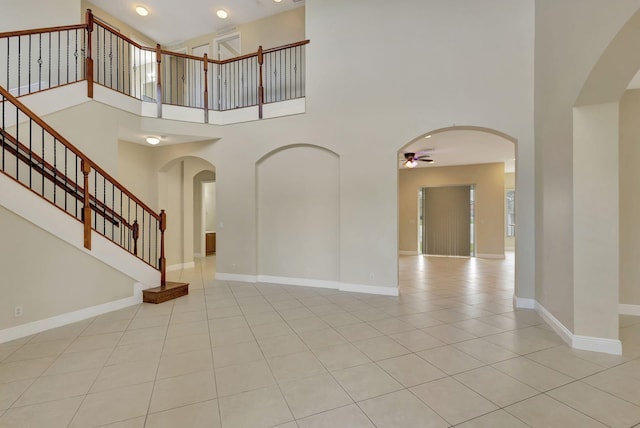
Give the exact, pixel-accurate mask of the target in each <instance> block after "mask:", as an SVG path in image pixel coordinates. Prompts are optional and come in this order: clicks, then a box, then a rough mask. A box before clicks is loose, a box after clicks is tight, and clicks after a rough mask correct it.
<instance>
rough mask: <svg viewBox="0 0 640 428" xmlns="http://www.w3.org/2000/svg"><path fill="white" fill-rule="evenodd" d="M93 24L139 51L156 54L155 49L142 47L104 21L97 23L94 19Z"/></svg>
mask: <svg viewBox="0 0 640 428" xmlns="http://www.w3.org/2000/svg"><path fill="white" fill-rule="evenodd" d="M90 11H91V9H88V12H90ZM93 22H94V23H95V25H97V26H99V27H102V28H104V29H105V30H107V31H109V32H110V33H113V34H115V35H117V36H118V37H119V38H121V39H123V40H124V41H125V42H127V43H130V44H132V45H133V46H135V47H137V48H138V49H142V50H145V51H151V52H155V50H156V49H155V48H152V47H149V46H143V45H141V44H140V43H138V42H136V41H135V40H133V39H131V38H129V37H127V36H125V35H124V34H122V33H121V32H120V31H118V30H117V29H115V28H113V27H112V26H110V25H108V24H106V23H105V22H104V21H96V20H95V19H94V20H93Z"/></svg>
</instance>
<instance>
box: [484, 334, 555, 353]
mask: <svg viewBox="0 0 640 428" xmlns="http://www.w3.org/2000/svg"><path fill="white" fill-rule="evenodd" d="M484 339H485V340H487V341H488V342H491V343H494V344H496V345H499V346H501V347H503V348H505V349H508V350H510V351H511V352H515V353H516V354H519V355H527V354H530V353H532V352H538V351H542V350H544V349H548V348H553V347H555V346H558V343H556V342H553V341H550V340H546V339H544V338H541V337H536V336H533V335H530V334H527V333H526V332H522V331H521V330H514V331H506V332H504V333H500V334H496V335H493V336H487V337H485V338H484Z"/></svg>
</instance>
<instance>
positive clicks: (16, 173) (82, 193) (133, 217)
mask: <svg viewBox="0 0 640 428" xmlns="http://www.w3.org/2000/svg"><path fill="white" fill-rule="evenodd" d="M0 172H2V173H4V174H5V175H7V176H9V177H11V178H12V179H14V180H15V181H17V182H18V183H20V184H21V185H23V186H24V187H26V188H28V189H30V190H31V191H32V192H34V193H35V194H37V195H39V196H41V197H42V198H44V199H46V200H47V201H49V202H50V203H51V204H53V205H54V206H56V207H57V208H59V209H60V210H62V211H63V212H65V213H67V214H68V215H70V216H71V217H73V218H75V219H77V220H78V221H80V222H81V223H82V224H83V225H84V246H85V248H87V249H89V250H90V249H91V231H92V230H94V231H96V232H97V233H99V234H101V235H103V236H104V237H105V238H107V239H108V240H110V241H112V242H114V243H115V244H116V245H119V246H120V247H122V248H123V249H124V250H126V251H128V252H129V253H131V254H133V255H134V256H136V257H138V258H139V259H141V260H142V261H144V262H145V263H147V264H148V265H150V266H152V267H153V268H155V269H157V270H158V271H160V277H161V285H165V282H166V259H165V255H164V232H165V230H166V215H165V213H164V211H161V212H160V213H156V212H154V211H153V210H152V209H151V208H149V207H148V206H147V205H145V204H144V202H142V201H141V200H140V199H138V198H137V197H136V196H135V195H134V194H133V193H131V192H130V191H129V190H127V189H126V188H125V187H124V186H123V185H122V184H120V183H118V181H117V180H115V179H114V178H113V177H111V176H110V175H109V174H108V173H107V172H105V171H104V170H103V169H102V168H100V167H99V166H98V165H97V164H96V163H95V162H93V161H92V160H91V159H89V158H88V157H87V156H86V155H85V154H83V153H82V152H81V151H80V150H78V149H77V148H76V147H75V146H73V145H72V144H71V143H70V142H69V141H67V140H66V139H65V138H64V137H62V136H61V135H60V134H58V133H57V132H56V131H55V130H54V129H53V128H51V127H50V126H49V125H48V124H47V123H45V122H44V121H43V120H42V119H41V118H40V117H39V116H37V115H36V114H35V113H33V112H32V111H31V110H29V109H28V108H27V107H26V106H25V105H24V104H22V103H21V102H20V101H19V100H18V99H16V98H15V97H14V96H13V95H12V94H10V93H9V91H7V90H5V89H4V88H3V87H1V86H0Z"/></svg>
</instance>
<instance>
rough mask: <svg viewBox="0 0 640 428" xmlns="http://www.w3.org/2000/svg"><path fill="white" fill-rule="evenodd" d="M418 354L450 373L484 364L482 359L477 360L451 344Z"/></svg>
mask: <svg viewBox="0 0 640 428" xmlns="http://www.w3.org/2000/svg"><path fill="white" fill-rule="evenodd" d="M417 355H418V356H420V357H421V358H423V359H425V360H426V361H428V362H430V363H431V364H433V365H434V366H436V367H437V368H439V369H440V370H442V371H443V372H445V373H447V374H448V375H454V374H456V373H461V372H464V371H467V370H471V369H475V368H477V367H482V366H483V365H484V363H483V362H482V361H479V360H476V359H475V358H473V357H472V356H470V355H468V354H466V353H464V352H462V351H460V350H459V349H456V348H454V347H453V346H450V345H447V346H442V347H440V348H433V349H428V350H426V351H421V352H418V353H417Z"/></svg>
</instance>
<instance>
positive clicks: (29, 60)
mask: <svg viewBox="0 0 640 428" xmlns="http://www.w3.org/2000/svg"><path fill="white" fill-rule="evenodd" d="M27 63H28V64H29V68H28V73H27V82H28V86H27V94H29V93H31V34H29V56H28V58H27Z"/></svg>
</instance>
